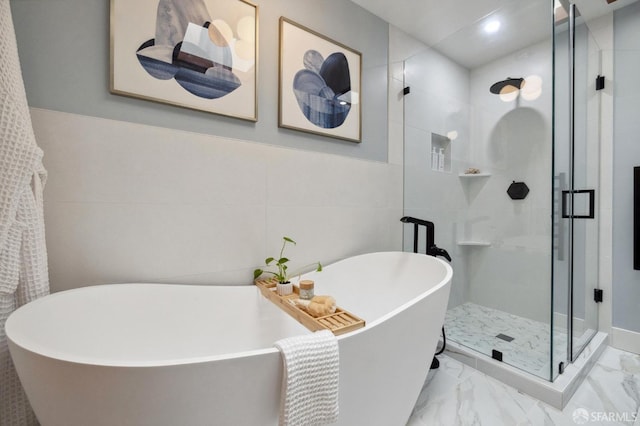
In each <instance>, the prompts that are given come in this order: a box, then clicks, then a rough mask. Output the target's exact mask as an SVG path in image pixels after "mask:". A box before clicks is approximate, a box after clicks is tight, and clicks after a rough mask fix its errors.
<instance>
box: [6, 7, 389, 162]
mask: <svg viewBox="0 0 640 426" xmlns="http://www.w3.org/2000/svg"><path fill="white" fill-rule="evenodd" d="M255 3H256V4H257V5H258V6H259V24H258V25H259V69H258V72H259V77H258V122H257V123H252V122H246V121H243V120H238V119H234V118H228V117H222V116H218V115H215V114H209V113H205V112H198V111H192V110H188V109H183V108H179V107H174V106H169V105H164V104H160V103H155V102H150V101H144V100H139V99H132V98H128V97H123V96H116V95H112V94H110V93H109V89H108V87H109V69H110V65H109V2H108V1H105V0H47V1H42V0H11V9H12V12H13V17H14V23H15V27H16V35H17V38H18V49H19V52H20V59H21V64H22V69H23V75H24V79H25V86H26V90H27V97H28V100H29V105H30V106H32V107H38V108H44V109H52V110H56V111H64V112H71V113H77V114H83V115H89V116H95V117H103V118H109V119H114V120H122V121H130V122H135V123H142V124H150V125H156V126H162V127H168V128H173V129H181V130H187V131H193V132H197V133H203V134H212V135H219V136H224V137H230V138H236V139H243V140H249V141H256V142H264V143H268V144H274V145H282V146H287V147H296V148H301V149H305V150H311V151H317V152H328V153H333V154H338V155H344V156H351V157H357V158H363V159H369V160H377V161H387V152H388V148H387V56H388V44H389V43H388V40H389V27H388V24H387V23H386V22H385V21H383V20H381V19H379V18H377V17H376V16H374V15H373V14H371V13H369V12H367V11H365V10H364V9H362V8H361V7H359V6H357V5H355V4H354V3H352V2H350V1H347V0H323V1H321V2H318V1H313V0H269V1H260V0H257V1H255ZM281 15H284V16H286V17H287V18H289V19H292V20H294V21H296V22H299V23H300V24H302V25H305V26H307V27H309V28H311V29H314V30H315V31H318V32H320V33H322V34H324V35H326V36H328V37H330V38H333V39H334V40H337V41H340V42H341V43H343V44H345V45H347V46H349V47H351V48H353V49H355V50H358V51H360V52H361V53H362V55H363V72H362V74H363V77H362V80H363V82H362V83H363V86H362V101H363V105H362V143H360V144H357V143H353V142H345V141H340V140H337V139H332V138H327V137H322V136H315V135H310V134H306V133H301V132H297V131H292V130H286V129H279V128H278V124H277V123H278V46H279V43H278V39H279V35H278V32H279V27H278V19H279V18H280V16H281Z"/></svg>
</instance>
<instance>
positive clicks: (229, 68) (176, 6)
mask: <svg viewBox="0 0 640 426" xmlns="http://www.w3.org/2000/svg"><path fill="white" fill-rule="evenodd" d="M193 22H198V25H196V24H194V23H193ZM178 35H180V36H178ZM136 56H137V58H138V61H139V62H140V65H142V67H143V68H144V69H145V70H146V71H147V72H148V73H149V75H151V76H152V77H154V78H157V79H160V80H170V79H171V78H175V79H176V81H177V82H178V84H180V86H182V87H183V88H184V89H185V90H187V91H188V92H190V93H192V94H194V95H195V96H198V97H201V98H205V99H217V98H220V97H223V96H225V95H228V94H229V93H231V92H233V91H234V90H236V89H237V88H238V87H240V85H241V84H242V83H241V82H240V79H239V78H238V77H237V76H236V75H235V74H234V73H233V63H232V56H233V55H232V53H231V49H230V47H229V45H228V43H227V41H226V40H225V38H224V36H222V33H221V32H220V31H219V30H218V29H217V28H216V27H215V25H212V24H211V17H210V16H209V14H208V12H207V8H206V6H205V4H204V2H203V0H188V1H184V0H179V1H178V0H160V3H159V4H158V12H157V19H156V34H155V38H154V39H151V40H148V41H146V42H144V43H143V44H142V45H141V46H140V47H139V48H138V50H137V51H136Z"/></svg>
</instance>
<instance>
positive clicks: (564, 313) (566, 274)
mask: <svg viewBox="0 0 640 426" xmlns="http://www.w3.org/2000/svg"><path fill="white" fill-rule="evenodd" d="M559 13H560V14H561V15H564V16H565V17H564V18H562V17H561V18H560V19H558V18H559V17H558V14H559ZM554 55H555V69H554V72H555V78H554V81H555V100H554V106H555V111H554V228H555V229H554V310H553V311H554V318H553V321H554V331H555V336H554V339H553V342H554V350H553V354H554V365H553V376H554V377H555V376H556V375H557V374H558V373H560V372H561V370H562V365H561V364H560V363H561V362H564V361H565V360H569V361H574V360H575V359H576V358H577V356H578V355H579V354H580V353H581V352H582V350H583V349H584V347H585V346H586V345H587V344H588V343H589V341H590V340H591V338H592V337H593V336H594V335H595V333H596V331H597V324H598V310H597V304H596V301H595V297H596V296H597V292H596V290H597V287H598V246H599V241H598V220H599V217H598V216H599V215H598V211H597V209H598V196H599V193H600V192H599V177H600V173H599V164H600V162H599V161H600V143H599V141H600V138H599V136H600V130H599V122H600V120H599V117H600V95H599V93H598V91H597V90H596V79H597V77H598V76H599V74H600V62H601V61H600V48H599V47H598V45H597V43H596V42H595V39H594V38H593V36H592V34H591V33H590V32H589V28H588V27H587V25H586V24H585V23H584V22H583V21H582V20H581V19H580V14H579V12H578V10H577V8H576V7H575V5H568V7H567V8H566V9H561V10H556V32H555V40H554Z"/></svg>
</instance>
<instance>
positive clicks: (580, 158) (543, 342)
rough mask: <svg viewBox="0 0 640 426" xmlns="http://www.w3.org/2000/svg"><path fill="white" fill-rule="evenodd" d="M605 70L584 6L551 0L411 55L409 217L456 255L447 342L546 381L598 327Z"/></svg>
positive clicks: (499, 13)
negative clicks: (427, 226) (426, 224)
mask: <svg viewBox="0 0 640 426" xmlns="http://www.w3.org/2000/svg"><path fill="white" fill-rule="evenodd" d="M599 67H600V50H599V48H598V46H597V44H596V43H595V41H594V39H593V37H592V36H591V34H590V33H589V30H588V28H587V26H586V25H585V24H584V23H583V22H581V21H580V19H579V13H578V12H577V10H576V9H575V7H574V6H571V5H570V4H564V5H563V4H556V7H555V8H554V5H553V3H552V2H550V1H548V0H533V1H531V0H513V1H511V2H508V3H507V4H506V5H505V6H503V7H501V8H500V9H497V10H495V11H494V12H493V13H491V14H489V15H488V16H483V17H479V19H478V20H477V21H476V22H475V23H474V24H473V25H470V26H467V27H465V28H463V29H461V30H459V31H457V32H455V33H454V34H453V35H451V36H449V37H447V38H446V39H444V40H442V41H441V42H439V43H438V44H437V45H435V46H432V47H430V48H428V49H425V50H424V51H422V52H420V53H419V54H416V55H415V56H413V57H411V58H408V59H407V60H405V62H404V76H405V87H409V88H410V92H409V94H407V95H405V97H404V114H405V116H404V122H405V125H404V182H405V192H404V214H405V215H406V216H412V217H416V218H420V219H423V220H428V221H431V222H433V223H434V224H435V242H436V244H437V245H438V246H439V247H441V248H444V249H446V250H448V252H449V253H450V254H451V257H452V266H453V268H454V277H453V283H452V290H451V296H450V300H449V307H448V311H447V315H446V319H445V324H444V328H445V331H446V336H447V340H448V341H453V342H456V343H457V344H459V345H462V346H465V347H468V348H470V349H473V350H474V351H477V352H479V353H481V354H484V355H486V356H489V357H493V358H495V359H497V360H500V361H502V362H504V363H507V364H509V365H512V366H514V367H517V368H519V369H522V370H524V371H526V372H528V373H531V374H534V375H536V376H538V377H541V378H544V379H546V380H553V379H554V378H555V377H557V375H558V374H560V373H561V372H562V370H563V368H564V366H565V365H566V364H567V363H568V362H571V361H572V360H573V359H575V357H576V356H577V355H578V354H579V353H580V351H581V350H582V349H583V348H584V346H585V345H586V344H587V343H588V342H589V340H590V339H591V337H592V336H593V335H594V334H595V332H596V330H597V306H596V304H595V302H594V300H593V296H594V289H596V288H597V278H598V271H597V264H598V262H597V258H598V252H597V250H598V215H597V214H596V212H597V204H598V203H597V199H598V194H599V189H598V179H599V171H598V167H599V157H598V154H599V149H598V146H599V139H598V134H599V131H598V129H597V126H598V122H599V120H598V119H597V117H598V115H599V98H598V96H599V95H598V92H597V91H596V90H595V81H596V76H597V75H598V73H599V72H600V68H599ZM404 232H405V234H404V241H405V250H406V251H412V250H413V227H411V226H405V228H404ZM419 238H420V239H421V241H420V242H419V244H418V247H424V246H425V245H424V239H425V235H420V237H419Z"/></svg>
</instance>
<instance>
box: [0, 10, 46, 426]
mask: <svg viewBox="0 0 640 426" xmlns="http://www.w3.org/2000/svg"><path fill="white" fill-rule="evenodd" d="M42 156H43V152H42V150H41V149H40V148H39V147H38V146H37V145H36V141H35V135H34V132H33V127H32V124H31V117H30V115H29V107H28V104H27V97H26V94H25V89H24V82H23V80H22V74H21V72H20V62H19V59H18V48H17V43H16V36H15V32H14V27H13V20H12V17H11V7H10V3H9V0H0V425H2V426H31V425H37V424H38V422H37V420H36V418H35V415H34V414H33V412H32V410H31V407H30V405H29V402H28V400H27V398H26V396H25V394H24V391H23V390H22V386H21V385H20V381H19V379H18V375H17V374H16V371H15V368H14V366H13V363H12V361H11V357H10V355H9V349H8V347H7V340H6V334H5V330H4V325H5V322H6V320H7V317H8V316H9V314H10V313H11V312H13V311H14V310H15V309H16V308H18V307H19V306H21V305H23V304H25V303H28V302H30V301H31V300H34V299H36V298H38V297H40V296H43V295H46V294H48V293H49V277H48V270H47V251H46V245H45V234H44V218H43V199H42V190H43V187H44V183H45V180H46V176H47V173H46V170H45V169H44V167H43V165H42Z"/></svg>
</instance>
